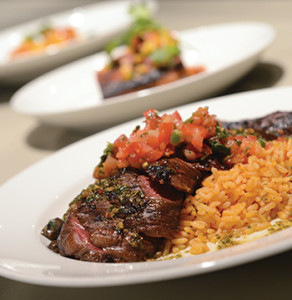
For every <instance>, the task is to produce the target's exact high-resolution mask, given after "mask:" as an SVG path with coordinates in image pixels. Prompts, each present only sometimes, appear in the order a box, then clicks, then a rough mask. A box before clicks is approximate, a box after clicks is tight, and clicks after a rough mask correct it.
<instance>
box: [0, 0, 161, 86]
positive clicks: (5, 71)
mask: <svg viewBox="0 0 292 300" xmlns="http://www.w3.org/2000/svg"><path fill="white" fill-rule="evenodd" d="M131 3H132V1H108V2H105V1H104V2H99V3H97V4H90V5H87V6H83V7H82V6H81V7H76V8H75V9H72V10H68V11H65V12H62V13H57V14H52V15H49V16H47V17H43V18H39V19H36V20H34V21H30V22H27V23H24V24H21V25H18V26H15V27H11V28H8V29H6V30H3V31H1V32H0V44H1V48H0V82H1V83H5V84H14V85H15V84H22V83H25V82H28V81H29V80H31V79H33V78H35V77H37V76H39V75H41V74H43V73H45V72H48V71H49V70H52V69H53V68H56V67H58V66H60V65H62V64H65V63H68V62H70V61H72V60H74V59H78V58H81V57H84V56H86V55H89V54H92V53H94V52H96V51H97V50H100V49H101V47H102V46H104V44H105V43H107V42H108V41H109V40H111V39H112V38H113V37H115V36H116V35H118V34H120V33H121V32H122V31H123V30H125V29H126V28H127V27H128V26H129V25H130V24H131V20H132V19H131V16H130V15H129V13H128V10H129V7H130V4H131ZM147 3H149V8H150V9H151V10H152V11H153V12H155V11H156V10H157V3H156V2H155V1H154V0H151V1H150V0H149V1H147ZM47 24H48V25H50V26H51V27H64V26H70V27H73V28H74V29H76V31H77V33H78V34H79V36H80V40H78V41H76V42H72V43H70V44H69V45H67V46H65V47H62V48H59V49H58V50H56V51H51V52H44V53H41V54H38V55H31V56H27V57H23V58H15V59H14V60H11V59H10V53H11V52H12V51H13V50H14V49H15V47H16V46H17V45H19V43H20V42H21V41H22V40H23V39H24V38H25V37H27V36H28V35H31V34H33V33H35V32H38V31H39V30H40V29H41V28H42V27H43V26H44V25H47Z"/></svg>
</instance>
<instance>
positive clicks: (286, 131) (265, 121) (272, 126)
mask: <svg viewBox="0 0 292 300" xmlns="http://www.w3.org/2000/svg"><path fill="white" fill-rule="evenodd" d="M222 125H223V126H224V127H225V128H226V129H229V130H242V129H250V128H251V129H253V130H254V131H255V133H256V134H258V135H260V136H261V137H263V138H264V139H266V140H273V139H276V138H278V137H280V136H291V135H292V112H284V111H277V112H275V113H272V114H269V115H267V116H264V117H262V118H256V119H249V120H243V121H239V122H222Z"/></svg>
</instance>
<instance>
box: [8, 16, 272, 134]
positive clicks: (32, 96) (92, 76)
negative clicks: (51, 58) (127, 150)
mask: <svg viewBox="0 0 292 300" xmlns="http://www.w3.org/2000/svg"><path fill="white" fill-rule="evenodd" d="M178 36H179V38H180V39H181V41H182V52H183V54H184V55H185V56H188V57H191V58H192V59H193V60H194V61H195V60H196V59H197V62H198V63H199V64H200V63H203V64H204V65H205V66H206V68H207V70H206V71H205V72H203V73H199V74H196V75H193V76H190V77H187V78H183V79H180V80H177V81H175V82H172V83H168V84H164V85H161V86H157V87H153V88H148V89H144V90H142V91H138V92H134V93H130V94H126V95H122V96H116V97H112V98H109V99H106V100H104V99H103V97H102V94H101V90H100V87H99V84H98V82H97V77H96V70H97V69H99V68H101V66H103V65H104V64H105V62H106V61H107V57H106V55H105V53H103V52H102V53H99V54H96V55H93V56H90V57H87V58H84V59H82V60H79V61H77V62H74V63H71V64H68V65H67V66H64V67H62V68H59V69H57V70H54V71H52V72H50V73H48V74H46V75H44V76H42V77H40V78H38V79H36V80H34V81H32V82H31V83H29V84H27V85H26V86H24V87H22V88H21V89H20V90H18V91H17V92H16V93H15V94H14V96H13V97H12V99H11V106H12V108H13V109H14V110H15V111H16V112H18V113H21V114H26V115H29V116H33V117H36V118H38V119H39V120H40V121H41V122H43V123H47V124H51V125H56V126H64V127H72V128H78V129H94V130H95V129H101V128H105V127H107V126H110V125H114V124H118V123H120V122H123V121H126V120H130V119H133V118H135V117H138V116H140V115H141V114H142V112H143V111H145V110H146V109H148V108H150V107H153V108H155V109H158V110H161V109H166V108H170V107H174V106H176V105H181V104H184V103H187V102H191V101H194V100H198V99H202V98H203V97H207V96H211V95H214V94H215V93H217V92H219V91H221V90H223V89H224V88H226V87H227V86H228V85H230V84H232V83H233V82H235V81H236V80H238V79H239V78H240V77H241V76H243V75H244V74H246V73H247V72H248V71H249V70H250V69H251V68H252V67H253V66H254V65H255V64H256V63H257V61H258V59H259V57H260V54H261V53H262V52H263V51H264V50H265V49H266V48H267V46H269V45H270V44H271V42H272V41H273V39H274V36H275V32H274V30H273V28H272V27H271V26H269V25H267V24H264V23H254V22H244V23H230V24H221V25H213V26H206V27H200V28H196V29H189V30H185V31H182V32H179V33H178ZM190 54H191V55H190ZM192 63H193V62H192Z"/></svg>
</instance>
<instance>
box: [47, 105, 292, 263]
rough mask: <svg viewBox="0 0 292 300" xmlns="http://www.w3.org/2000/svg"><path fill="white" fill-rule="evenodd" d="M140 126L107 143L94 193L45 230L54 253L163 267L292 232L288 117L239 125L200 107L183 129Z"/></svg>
mask: <svg viewBox="0 0 292 300" xmlns="http://www.w3.org/2000/svg"><path fill="white" fill-rule="evenodd" d="M144 116H145V121H144V123H145V124H144V127H140V126H137V127H136V128H135V129H134V130H133V132H132V133H131V134H130V136H126V135H125V134H122V135H120V136H119V137H118V138H117V139H116V140H115V141H114V142H113V143H108V145H107V147H106V149H105V150H104V154H103V155H102V157H101V159H100V163H99V164H98V165H97V166H96V168H95V170H94V177H95V181H94V183H93V184H91V185H89V186H88V187H87V188H85V189H84V190H83V191H81V193H80V194H79V195H78V196H77V197H76V198H75V199H74V200H73V201H72V202H71V203H70V205H69V209H68V211H67V212H66V213H65V214H64V216H63V218H62V219H60V218H56V219H53V220H51V221H50V222H49V223H48V225H47V226H46V227H45V228H44V229H43V231H42V234H43V235H45V236H46V237H48V238H49V239H50V240H51V243H50V245H49V248H50V249H52V250H54V251H55V252H57V253H60V254H61V255H63V256H66V257H70V258H74V259H79V260H84V261H92V262H136V261H145V260H149V259H167V258H173V257H180V256H182V255H184V254H186V253H188V254H200V253H204V252H207V251H209V250H212V247H213V248H214V246H215V248H217V249H221V248H224V247H228V246H232V245H235V244H238V243H240V242H242V237H243V236H249V235H251V234H252V233H255V232H259V231H262V230H264V229H268V230H270V231H275V230H279V229H282V228H285V227H287V226H290V225H291V213H292V180H291V178H292V138H291V130H292V113H290V112H277V113H275V114H271V115H269V116H266V117H264V118H261V119H256V120H248V121H245V122H239V123H225V122H219V121H218V120H217V118H216V116H215V115H211V114H210V113H209V111H208V108H203V107H201V108H199V109H198V110H197V111H195V112H194V113H193V114H192V115H191V117H190V118H188V119H187V120H185V121H183V120H182V118H181V116H180V114H179V113H178V112H177V111H175V112H174V113H172V114H163V115H162V116H159V115H158V113H157V112H156V111H155V110H153V109H149V110H148V111H146V112H145V113H144ZM285 120H286V122H285ZM222 124H223V125H224V127H223V126H222ZM254 124H256V126H253V125H254ZM267 124H269V125H267ZM244 125H248V126H247V127H245V126H244ZM228 127H232V129H227V128H228ZM253 127H255V128H257V130H255V129H254V128H253ZM271 132H272V133H273V134H272V135H271ZM273 222H276V224H274V225H273ZM275 226H276V227H275ZM239 237H241V239H240V238H239Z"/></svg>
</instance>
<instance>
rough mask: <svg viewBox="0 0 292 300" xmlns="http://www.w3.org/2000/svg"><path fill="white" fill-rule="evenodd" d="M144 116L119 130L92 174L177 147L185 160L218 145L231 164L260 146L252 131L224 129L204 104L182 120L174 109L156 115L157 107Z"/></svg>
mask: <svg viewBox="0 0 292 300" xmlns="http://www.w3.org/2000/svg"><path fill="white" fill-rule="evenodd" d="M144 117H145V121H144V123H145V126H144V128H140V127H137V128H135V129H134V130H133V132H132V133H131V134H130V136H126V135H124V134H122V135H120V136H119V137H118V138H117V139H116V140H115V141H114V143H113V144H111V145H110V146H111V147H110V148H111V149H110V151H108V153H107V154H106V155H105V156H104V157H103V160H102V161H101V163H100V164H99V165H98V166H97V167H96V169H95V171H94V177H96V178H102V177H107V176H109V175H110V174H111V172H112V171H113V170H114V169H116V168H125V167H133V168H137V169H140V168H143V167H145V166H147V165H148V164H149V163H152V162H155V161H157V160H158V159H160V158H162V157H170V156H171V155H173V154H175V152H176V151H178V149H181V151H183V153H184V155H185V158H186V160H189V161H195V160H196V159H199V158H201V159H203V157H206V156H208V155H211V154H215V153H216V151H217V150H216V146H218V145H219V146H220V147H217V148H218V149H219V151H220V149H221V151H222V150H224V151H223V153H224V155H225V163H226V164H228V165H230V166H231V165H233V164H235V163H246V162H247V158H248V156H250V155H252V154H255V153H256V152H257V151H258V150H259V149H260V147H262V145H261V144H260V143H259V142H258V139H257V137H255V136H253V135H247V136H241V135H238V136H233V135H231V134H230V133H227V132H226V130H225V129H224V128H223V127H222V126H221V125H220V123H219V122H218V121H217V120H216V116H215V115H211V114H209V111H208V108H206V107H200V108H198V109H197V111H195V112H194V113H193V114H192V115H191V117H190V118H188V119H187V120H185V121H183V120H182V117H181V116H180V114H179V113H178V112H177V111H175V112H174V113H172V114H163V115H162V116H159V115H158V113H157V111H155V110H154V109H149V110H147V111H145V112H144ZM222 133H224V134H222ZM182 149H183V150H182ZM221 154H222V153H221Z"/></svg>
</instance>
